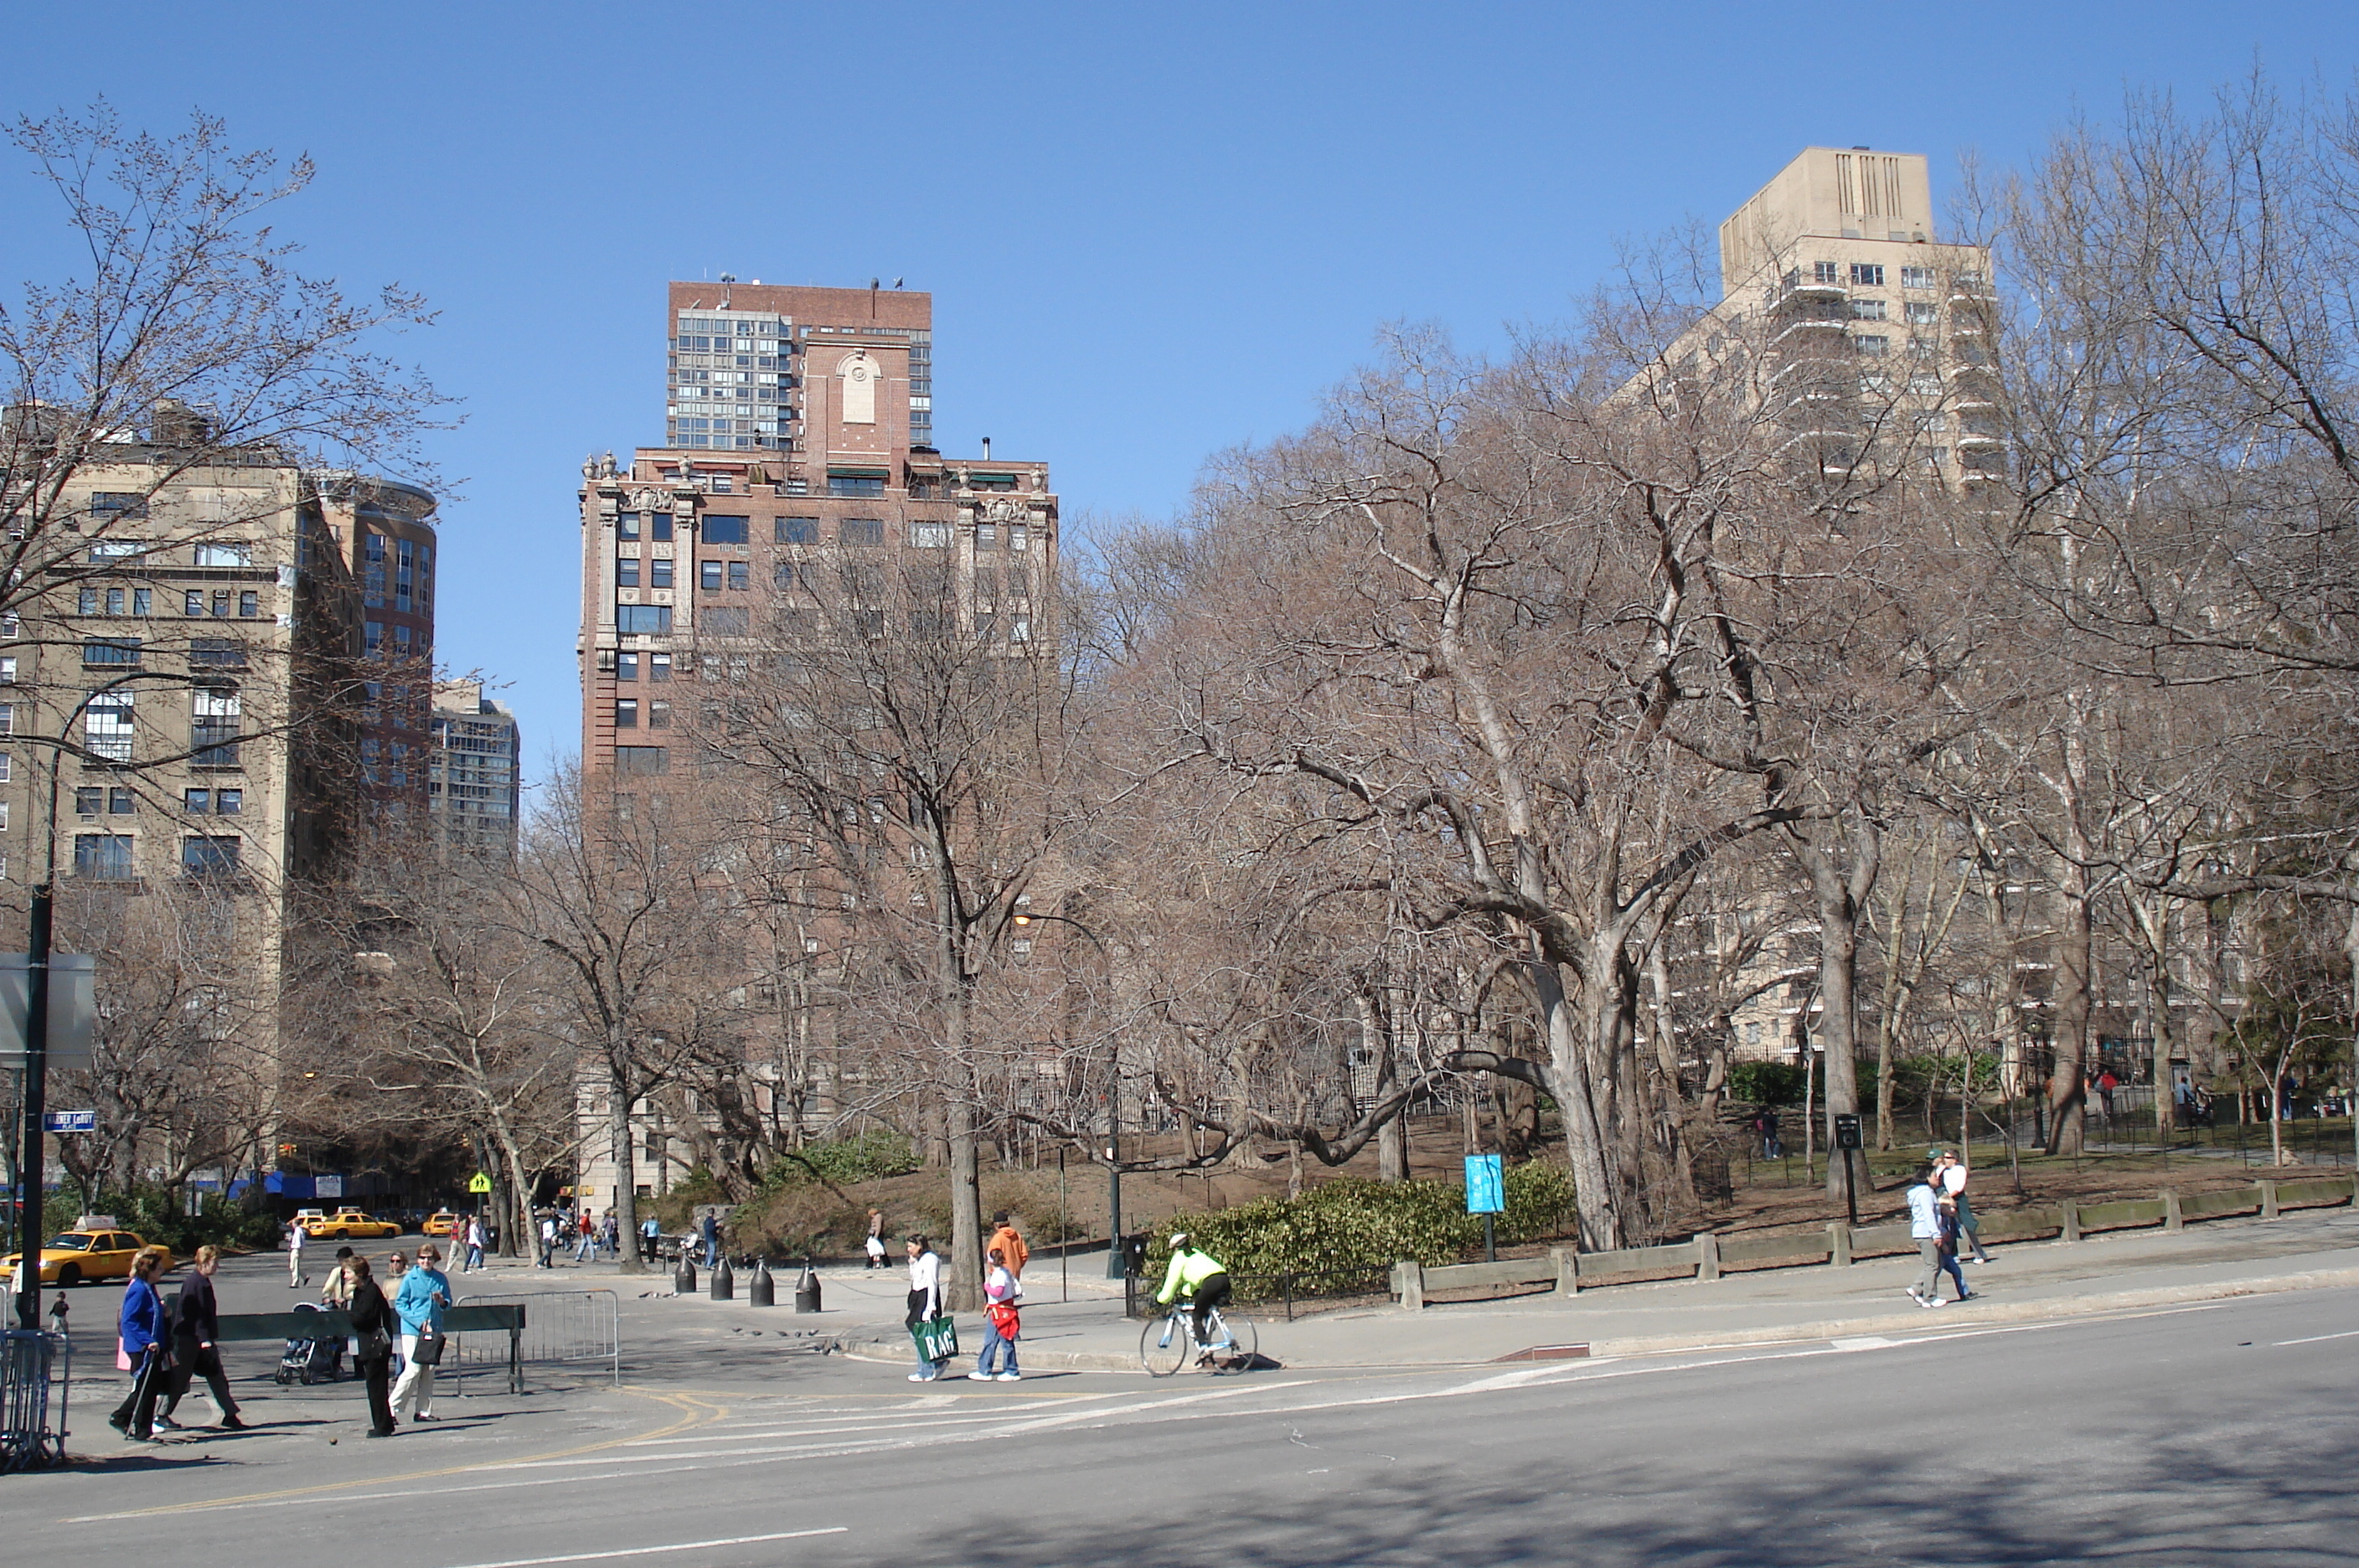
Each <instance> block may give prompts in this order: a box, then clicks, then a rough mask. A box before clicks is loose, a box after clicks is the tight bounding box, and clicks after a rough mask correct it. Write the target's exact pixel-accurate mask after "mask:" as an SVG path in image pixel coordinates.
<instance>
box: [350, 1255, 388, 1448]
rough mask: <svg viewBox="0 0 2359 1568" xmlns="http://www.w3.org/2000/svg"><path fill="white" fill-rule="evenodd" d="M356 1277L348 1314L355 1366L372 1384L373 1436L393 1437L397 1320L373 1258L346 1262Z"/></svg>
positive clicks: (369, 1383)
mask: <svg viewBox="0 0 2359 1568" xmlns="http://www.w3.org/2000/svg"><path fill="white" fill-rule="evenodd" d="M344 1268H345V1271H346V1272H347V1273H348V1274H349V1275H350V1276H351V1278H352V1298H353V1299H352V1301H351V1303H350V1304H349V1305H347V1306H346V1307H345V1308H344V1316H345V1317H346V1318H347V1319H349V1320H350V1321H351V1323H352V1325H353V1347H354V1348H353V1370H354V1371H356V1372H358V1373H359V1374H360V1375H361V1378H362V1380H363V1381H364V1383H366V1384H367V1385H368V1407H369V1432H368V1434H369V1435H370V1436H371V1437H391V1436H392V1435H393V1434H394V1432H395V1431H396V1430H397V1429H396V1427H395V1425H394V1421H393V1407H392V1405H391V1403H390V1402H389V1400H388V1399H387V1390H388V1389H389V1388H391V1387H392V1383H393V1329H394V1324H395V1323H396V1322H397V1320H396V1318H395V1317H394V1315H393V1308H392V1307H391V1305H389V1304H388V1303H387V1302H386V1299H385V1292H384V1291H383V1290H379V1289H378V1288H377V1282H376V1281H375V1279H372V1278H370V1275H369V1260H368V1259H367V1258H362V1257H359V1256H358V1255H355V1256H354V1257H353V1258H352V1259H351V1260H350V1261H349V1262H347V1263H346V1264H345V1265H344Z"/></svg>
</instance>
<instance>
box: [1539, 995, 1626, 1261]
mask: <svg viewBox="0 0 2359 1568" xmlns="http://www.w3.org/2000/svg"><path fill="white" fill-rule="evenodd" d="M1526 968H1527V974H1528V975H1529V976H1530V979H1531V982H1532V989H1533V992H1534V994H1535V995H1536V996H1538V1001H1539V1014H1540V1027H1541V1029H1542V1032H1543V1038H1544V1039H1546V1040H1547V1041H1548V1047H1549V1061H1548V1064H1547V1066H1546V1067H1545V1068H1544V1069H1543V1072H1544V1073H1545V1074H1546V1075H1547V1078H1548V1081H1549V1093H1551V1094H1554V1095H1555V1096H1556V1102H1557V1108H1558V1112H1559V1114H1560V1115H1561V1116H1563V1118H1564V1151H1565V1158H1566V1160H1568V1161H1569V1162H1570V1163H1571V1166H1572V1188H1573V1198H1574V1202H1575V1203H1577V1204H1578V1205H1579V1211H1580V1220H1581V1246H1582V1250H1584V1251H1588V1252H1609V1251H1612V1250H1614V1249H1615V1248H1617V1247H1621V1246H1623V1245H1624V1239H1623V1238H1624V1235H1625V1232H1624V1230H1623V1218H1622V1200H1621V1195H1620V1193H1618V1192H1615V1191H1614V1182H1613V1180H1612V1178H1611V1176H1610V1174H1609V1173H1608V1171H1607V1170H1606V1165H1605V1138H1604V1131H1603V1128H1602V1127H1599V1125H1598V1120H1597V1104H1596V1101H1595V1100H1594V1099H1593V1097H1592V1095H1591V1092H1590V1071H1589V1061H1590V1047H1589V1042H1588V1041H1587V1040H1584V1039H1583V1038H1582V1035H1583V1032H1584V1031H1583V1030H1582V1027H1581V1024H1580V1022H1579V1020H1578V1019H1577V1018H1576V1017H1575V1015H1574V1009H1573V1005H1572V1000H1571V997H1569V996H1566V995H1565V990H1564V975H1563V974H1562V972H1561V971H1560V970H1559V969H1558V967H1557V966H1556V965H1555V964H1550V963H1549V962H1547V961H1546V960H1545V959H1541V958H1538V957H1537V956H1535V957H1534V958H1532V959H1531V960H1529V961H1528V962H1527V965H1526Z"/></svg>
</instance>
